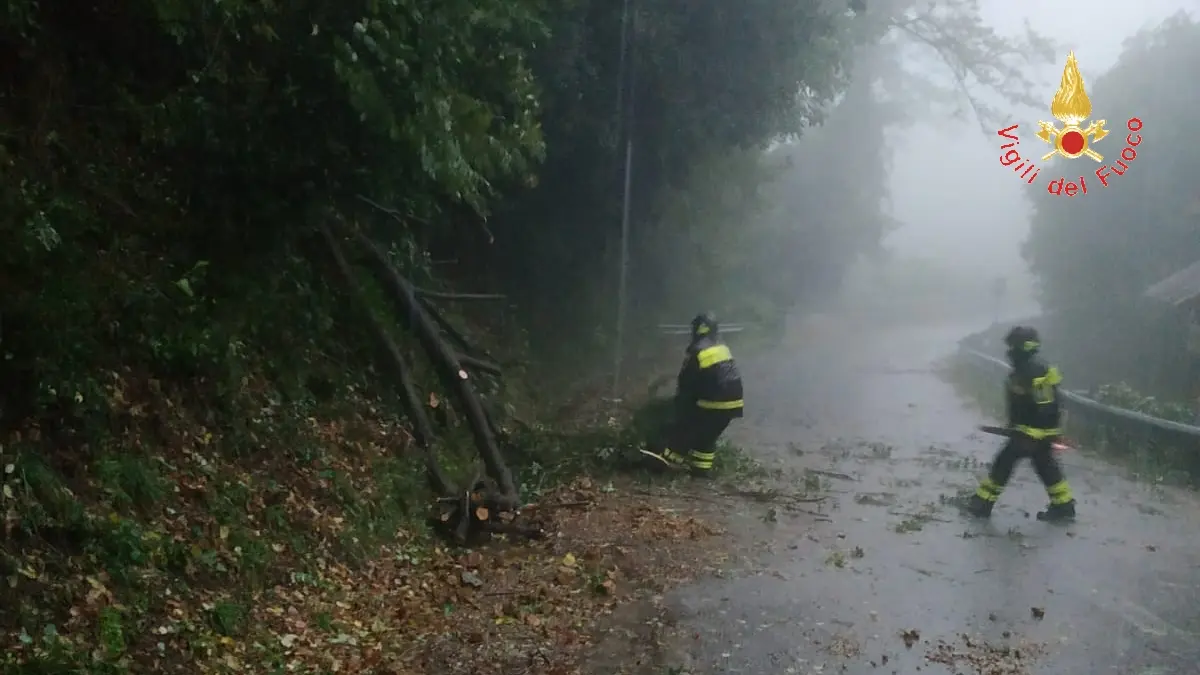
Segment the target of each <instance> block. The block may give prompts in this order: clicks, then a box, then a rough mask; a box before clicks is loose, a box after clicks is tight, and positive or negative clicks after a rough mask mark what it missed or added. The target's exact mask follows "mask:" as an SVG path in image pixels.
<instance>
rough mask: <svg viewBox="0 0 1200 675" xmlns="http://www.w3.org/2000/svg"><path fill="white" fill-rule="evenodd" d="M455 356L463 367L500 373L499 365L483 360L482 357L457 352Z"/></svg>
mask: <svg viewBox="0 0 1200 675" xmlns="http://www.w3.org/2000/svg"><path fill="white" fill-rule="evenodd" d="M457 356H458V362H459V363H461V364H462V365H463V367H464V368H469V369H472V370H479V371H482V372H485V373H488V374H489V375H497V376H498V375H500V366H498V365H496V364H494V363H491V362H490V361H484V360H483V359H477V358H475V357H474V356H467V355H465V354H458V355H457Z"/></svg>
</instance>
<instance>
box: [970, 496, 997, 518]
mask: <svg viewBox="0 0 1200 675" xmlns="http://www.w3.org/2000/svg"><path fill="white" fill-rule="evenodd" d="M995 505H996V502H989V501H988V500H986V499H984V498H983V497H980V496H979V495H971V498H970V500H968V501H967V503H966V505H965V507H964V509H965V510H966V512H967V513H969V514H971V515H972V516H975V517H976V518H990V517H991V515H992V507H994V506H995Z"/></svg>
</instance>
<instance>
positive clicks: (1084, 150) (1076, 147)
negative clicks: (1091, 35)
mask: <svg viewBox="0 0 1200 675" xmlns="http://www.w3.org/2000/svg"><path fill="white" fill-rule="evenodd" d="M1050 114H1051V115H1054V118H1055V119H1057V120H1058V121H1059V122H1062V123H1063V124H1064V125H1065V126H1064V127H1063V128H1062V129H1059V128H1058V127H1057V126H1055V125H1054V124H1052V123H1050V122H1041V121H1039V122H1038V126H1040V127H1041V130H1040V131H1038V133H1037V137H1038V138H1040V139H1042V140H1043V141H1044V142H1046V143H1049V144H1050V145H1053V146H1054V150H1053V151H1051V152H1048V153H1046V155H1045V156H1044V157H1042V161H1046V160H1048V159H1050V158H1051V157H1053V156H1055V155H1062V156H1063V157H1066V158H1067V159H1075V158H1076V157H1079V156H1081V155H1087V156H1088V157H1091V158H1092V159H1094V160H1096V161H1097V162H1101V161H1104V157H1103V156H1102V155H1100V154H1099V153H1098V152H1096V151H1095V150H1092V149H1091V148H1090V147H1089V146H1090V145H1091V144H1092V143H1095V142H1097V141H1099V140H1100V139H1102V138H1104V137H1105V136H1107V135H1108V131H1107V130H1106V129H1105V128H1104V122H1105V121H1104V120H1094V121H1093V122H1092V123H1091V124H1090V125H1088V127H1087V128H1086V129H1083V128H1080V126H1079V125H1080V123H1081V122H1083V121H1084V120H1086V119H1087V118H1088V117H1090V116H1091V114H1092V101H1091V99H1089V98H1088V95H1087V91H1085V90H1084V88H1083V75H1080V74H1079V63H1078V62H1077V61H1076V60H1075V52H1071V53H1070V54H1067V65H1066V67H1065V68H1063V75H1062V82H1061V83H1060V84H1059V85H1058V91H1056V92H1054V98H1053V99H1052V100H1051V101H1050Z"/></svg>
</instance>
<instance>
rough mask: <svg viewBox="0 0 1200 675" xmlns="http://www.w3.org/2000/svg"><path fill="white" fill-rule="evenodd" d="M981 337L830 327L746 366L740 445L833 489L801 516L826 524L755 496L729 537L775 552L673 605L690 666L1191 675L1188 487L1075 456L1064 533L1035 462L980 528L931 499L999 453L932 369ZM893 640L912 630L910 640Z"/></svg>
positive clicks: (1194, 662) (1193, 543) (1197, 596)
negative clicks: (975, 660) (1040, 516)
mask: <svg viewBox="0 0 1200 675" xmlns="http://www.w3.org/2000/svg"><path fill="white" fill-rule="evenodd" d="M980 327H981V326H980V325H978V324H971V323H962V324H944V325H937V326H924V327H920V328H916V327H901V328H890V329H886V330H882V331H871V332H867V331H861V330H857V329H855V328H854V327H852V326H849V325H842V324H839V323H838V322H837V321H826V322H825V324H824V325H822V326H820V327H817V328H814V327H811V326H809V327H806V328H805V329H804V330H803V335H800V336H798V338H799V339H798V340H795V341H792V343H791V346H790V347H789V348H787V349H784V350H782V351H781V352H778V353H776V354H775V355H774V357H773V358H771V359H763V360H760V361H758V362H754V361H750V362H746V363H744V364H743V368H744V370H745V371H746V372H745V376H746V380H747V396H746V398H747V403H748V406H749V408H748V415H747V418H746V419H744V420H743V421H742V422H741V423H740V425H739V427H738V428H736V429H735V430H734V431H733V432H732V433H733V435H734V438H735V440H737V441H738V442H739V443H740V444H742V445H744V446H745V447H747V448H749V449H751V450H752V452H754V453H755V454H756V455H758V456H759V457H760V458H761V459H762V460H763V461H764V462H765V463H767V464H768V465H776V466H780V467H785V468H787V469H789V470H792V471H793V473H794V472H795V471H802V470H805V469H816V470H819V471H823V472H830V473H822V474H808V478H807V479H805V480H804V482H806V483H808V487H809V488H810V489H811V488H817V489H818V490H819V491H821V492H822V493H827V494H828V495H829V498H828V499H827V500H826V501H825V502H822V503H819V504H803V505H800V506H801V507H802V508H804V509H805V510H806V511H812V512H818V511H819V512H820V513H821V514H823V516H821V517H818V516H814V515H812V513H804V512H793V511H789V510H787V509H785V508H778V509H776V513H775V515H774V517H771V516H770V515H768V514H767V511H768V509H769V508H770V507H769V506H767V505H758V504H751V505H747V506H746V510H745V511H744V512H743V513H742V514H740V515H739V516H738V517H737V518H740V519H741V522H742V523H743V524H744V525H746V527H745V528H735V529H742V530H743V531H746V532H749V531H752V530H753V531H755V533H756V535H755V536H756V537H757V538H758V539H759V540H762V539H763V538H764V536H763V535H764V534H765V535H766V536H765V538H766V539H767V540H768V541H769V542H770V545H769V547H768V550H767V551H766V552H765V553H763V554H762V555H757V556H755V557H756V558H757V562H756V564H755V565H754V566H753V567H752V569H750V570H746V571H742V572H737V573H733V574H732V575H731V577H730V578H725V579H708V580H706V581H701V582H698V583H696V584H694V585H692V586H689V587H686V588H683V589H679V590H677V591H675V592H674V593H672V594H671V595H670V596H669V597H668V598H667V599H666V604H667V606H668V608H669V610H670V612H669V615H670V617H671V619H672V621H673V622H674V623H675V626H676V630H674V631H672V634H673V635H674V636H675V637H674V638H673V639H672V642H673V644H672V645H670V649H669V651H670V652H671V653H672V661H673V662H674V663H675V664H677V665H678V666H679V667H682V669H683V672H687V673H692V674H693V675H701V674H707V673H748V674H753V675H760V674H761V675H768V674H769V675H775V674H784V673H834V672H837V673H849V674H851V675H857V674H867V673H899V674H905V675H907V674H912V673H918V672H920V673H922V674H926V673H928V674H930V675H935V674H941V673H950V674H953V673H964V674H970V673H988V674H989V675H991V673H993V672H994V673H996V674H997V675H999V674H1001V673H1003V674H1006V675H1007V674H1009V673H1012V674H1019V673H1031V674H1033V675H1040V674H1043V673H1044V674H1047V675H1049V674H1050V673H1053V674H1055V675H1076V674H1077V675H1096V674H1100V673H1121V674H1122V675H1151V674H1154V675H1165V674H1168V673H1200V592H1198V590H1197V589H1198V587H1200V533H1198V532H1197V530H1198V529H1200V506H1198V503H1197V501H1196V499H1195V496H1194V495H1192V494H1190V493H1184V492H1179V491H1175V490H1173V489H1169V488H1163V487H1155V486H1151V485H1146V484H1142V483H1137V482H1134V481H1132V480H1130V479H1128V478H1126V477H1125V474H1124V472H1123V471H1121V469H1119V468H1118V467H1113V466H1110V465H1108V464H1106V463H1104V462H1103V461H1101V460H1099V459H1096V458H1093V457H1090V456H1088V455H1086V454H1081V453H1077V452H1072V453H1069V454H1068V456H1067V457H1066V465H1067V466H1066V470H1067V476H1068V479H1069V480H1070V481H1071V482H1072V486H1073V487H1074V489H1075V492H1076V497H1077V499H1078V500H1079V508H1080V518H1079V520H1078V522H1077V523H1075V524H1073V525H1070V526H1055V525H1050V524H1046V523H1040V522H1038V521H1037V520H1036V519H1034V518H1032V515H1033V513H1034V512H1036V511H1037V510H1038V509H1039V508H1042V507H1043V506H1044V504H1045V501H1046V497H1045V494H1044V493H1043V491H1042V489H1041V485H1040V484H1039V483H1038V482H1037V479H1036V477H1035V476H1034V474H1033V471H1032V468H1030V467H1029V466H1028V465H1027V464H1022V465H1021V466H1020V467H1019V468H1018V470H1017V474H1016V476H1015V477H1014V482H1013V484H1012V485H1011V486H1010V487H1009V490H1008V491H1007V492H1006V493H1005V495H1004V496H1003V498H1002V500H1001V504H1000V506H999V507H998V508H997V510H996V512H995V514H994V516H993V518H992V520H991V521H990V522H985V523H978V522H974V521H972V520H970V519H969V518H967V517H966V516H964V515H962V514H960V513H959V512H958V511H957V509H955V508H954V507H953V506H950V505H946V504H943V503H942V499H943V497H948V496H952V495H954V494H955V493H956V492H957V491H959V490H961V489H964V488H969V487H972V486H973V485H974V482H975V480H976V477H977V475H978V472H979V471H981V470H982V465H983V464H985V463H986V462H987V461H988V460H989V459H990V456H991V454H992V453H993V452H994V451H995V450H996V449H997V447H998V444H999V440H998V439H996V438H994V437H988V436H985V435H982V434H978V433H976V432H975V427H976V426H977V425H978V424H981V423H984V422H986V421H987V420H986V419H985V418H984V417H983V416H982V415H981V413H979V412H978V410H977V409H976V408H974V407H973V406H971V405H970V404H969V403H967V402H964V401H963V400H962V399H961V398H960V397H959V396H958V395H956V393H955V391H954V390H953V389H952V387H951V386H950V385H948V384H946V383H945V382H944V381H943V380H942V379H940V378H939V376H938V374H937V372H936V362H937V361H938V360H939V359H940V358H942V357H945V356H946V355H948V354H949V353H951V352H952V350H953V349H954V347H955V342H956V341H957V339H958V338H960V337H961V336H963V335H965V334H966V333H969V332H971V331H972V330H976V329H978V328H980ZM838 474H840V475H838ZM798 480H799V479H798ZM817 483H819V486H818V485H817ZM797 487H802V486H797ZM735 522H736V519H735ZM751 526H752V527H751ZM764 528H765V530H764ZM747 545H749V544H747ZM1032 608H1039V609H1042V610H1044V617H1042V618H1040V619H1039V618H1035V616H1034V613H1035V612H1034V611H1033V609H1032ZM904 631H916V632H917V633H919V635H920V639H919V641H918V642H916V643H915V644H914V645H913V646H912V647H911V648H906V646H905V643H904V640H903V639H902V637H901V634H902V633H903V632H904ZM964 634H967V635H970V636H973V638H972V639H973V642H972V644H973V645H974V646H973V647H968V646H967V645H966V643H965V642H964V640H963V638H962V635H964ZM911 635H912V634H911V633H910V636H911ZM940 642H945V643H946V644H949V645H951V646H952V648H953V649H955V650H958V651H959V652H960V653H962V654H980V653H982V650H983V649H984V648H985V647H986V646H988V645H991V646H999V645H1009V646H1016V647H1017V648H1018V650H1020V651H1021V652H1022V656H1023V657H1024V658H1023V659H1022V660H1017V659H1015V658H1013V657H1011V656H1009V657H1006V658H996V657H991V658H985V659H983V662H982V664H981V665H979V666H975V665H971V664H970V663H967V662H965V661H960V662H959V663H958V664H957V665H955V666H947V665H942V664H938V663H932V662H930V661H929V660H928V659H927V656H928V655H930V654H931V653H932V650H934V649H936V647H937V645H938V644H939V643H940ZM1018 664H1024V665H1023V666H1022V665H1018ZM988 668H999V669H998V670H988Z"/></svg>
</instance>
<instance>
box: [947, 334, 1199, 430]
mask: <svg viewBox="0 0 1200 675" xmlns="http://www.w3.org/2000/svg"><path fill="white" fill-rule="evenodd" d="M968 340H969V338H968ZM968 340H964V341H963V342H961V343H959V347H958V349H959V353H960V354H962V355H963V356H966V357H967V358H969V359H970V360H971V361H973V362H975V363H977V364H979V365H985V364H986V365H987V366H988V367H990V368H994V369H995V370H997V371H999V372H1007V371H1008V370H1009V365H1008V363H1006V362H1004V361H1003V360H1001V359H998V358H996V357H994V356H991V355H990V354H985V353H983V352H981V351H979V350H978V349H973V348H971V347H968V346H967V345H966V344H965V343H966V342H967V341H968ZM1060 393H1061V394H1062V397H1063V398H1064V399H1065V401H1066V404H1067V408H1068V409H1071V408H1075V409H1078V410H1080V411H1081V412H1086V413H1088V414H1091V415H1099V416H1103V417H1108V418H1110V420H1115V421H1117V422H1118V425H1119V426H1126V427H1128V426H1141V427H1146V428H1148V429H1155V430H1158V431H1165V432H1168V433H1169V434H1171V435H1173V436H1176V437H1179V436H1186V437H1190V438H1192V439H1200V427H1198V426H1193V425H1191V424H1183V423H1181V422H1173V421H1171V420H1165V419H1162V418H1161V417H1154V416H1152V415H1147V414H1145V413H1140V412H1137V411H1136V410H1128V409H1126V408H1118V407H1116V406H1113V405H1109V404H1107V403H1101V402H1100V401H1097V400H1096V399H1094V398H1091V397H1089V396H1086V395H1084V394H1083V393H1081V392H1078V391H1072V390H1070V389H1064V390H1062V391H1061V392H1060Z"/></svg>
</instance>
